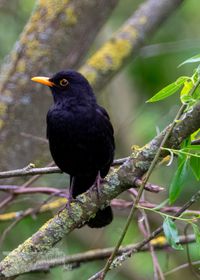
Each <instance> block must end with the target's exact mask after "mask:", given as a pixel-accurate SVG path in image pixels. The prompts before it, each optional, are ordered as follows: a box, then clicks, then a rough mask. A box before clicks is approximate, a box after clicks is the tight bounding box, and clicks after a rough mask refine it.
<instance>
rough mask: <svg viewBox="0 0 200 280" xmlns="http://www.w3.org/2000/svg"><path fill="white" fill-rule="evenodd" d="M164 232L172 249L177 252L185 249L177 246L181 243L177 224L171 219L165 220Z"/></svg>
mask: <svg viewBox="0 0 200 280" xmlns="http://www.w3.org/2000/svg"><path fill="white" fill-rule="evenodd" d="M163 231H164V234H165V236H166V239H167V241H168V242H169V244H170V245H171V246H172V248H174V249H175V250H183V247H182V246H181V245H180V244H177V243H178V242H179V236H178V230H177V227H176V224H175V223H174V222H173V221H172V219H171V218H169V217H166V218H165V220H164V223H163Z"/></svg>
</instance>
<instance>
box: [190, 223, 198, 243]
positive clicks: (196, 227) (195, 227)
mask: <svg viewBox="0 0 200 280" xmlns="http://www.w3.org/2000/svg"><path fill="white" fill-rule="evenodd" d="M192 228H193V231H194V235H195V239H196V242H197V244H198V245H199V246H200V229H199V227H198V225H196V224H192Z"/></svg>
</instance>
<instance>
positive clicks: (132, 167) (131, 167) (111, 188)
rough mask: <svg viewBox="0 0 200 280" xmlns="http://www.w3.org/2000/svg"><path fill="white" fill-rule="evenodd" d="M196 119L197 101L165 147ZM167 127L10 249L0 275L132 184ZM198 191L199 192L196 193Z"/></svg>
mask: <svg viewBox="0 0 200 280" xmlns="http://www.w3.org/2000/svg"><path fill="white" fill-rule="evenodd" d="M199 123H200V104H197V105H196V106H195V107H194V108H193V110H192V111H190V112H188V113H186V114H185V116H184V119H182V120H181V121H179V122H177V124H176V126H175V127H174V129H173V131H172V133H171V136H170V137H169V138H168V139H167V142H166V147H168V148H170V147H173V148H178V147H179V145H180V143H181V142H182V141H183V140H184V139H186V138H187V137H188V136H189V135H190V134H191V133H193V132H194V131H196V130H197V129H198V128H199ZM167 130H168V129H165V130H164V131H163V132H161V134H160V135H158V136H156V137H155V138H154V139H153V140H152V141H151V142H149V143H148V144H147V145H145V146H144V147H143V148H141V149H139V150H134V151H133V153H132V155H131V156H130V157H129V158H128V160H127V161H126V162H125V163H123V164H122V165H121V166H120V167H118V168H117V169H114V170H112V171H111V173H110V174H109V175H108V176H107V177H106V181H105V182H104V183H102V185H101V193H100V195H99V197H97V195H96V193H95V192H90V193H89V192H86V193H84V194H82V195H80V196H79V199H80V200H82V201H84V203H78V202H77V203H75V202H73V203H71V216H70V215H69V213H68V211H67V210H66V209H64V210H63V211H61V212H60V214H59V216H58V215H56V216H55V217H53V218H52V219H50V220H49V221H48V222H46V223H45V225H43V226H42V227H41V228H40V229H39V230H38V231H37V232H36V233H35V234H33V235H32V236H31V237H30V238H29V239H28V240H26V241H25V242H24V243H23V244H21V245H20V246H19V247H18V248H16V249H14V250H13V251H12V252H10V253H9V254H8V256H7V257H6V258H5V259H4V260H2V261H1V262H0V276H2V277H4V278H5V277H10V276H14V275H18V274H23V273H25V272H28V271H30V270H31V269H32V266H33V265H34V263H35V262H36V261H38V259H37V257H38V258H39V256H43V255H44V254H46V253H47V252H48V251H49V250H51V249H52V247H53V246H55V244H56V243H57V242H59V241H60V240H61V239H62V238H63V237H64V236H66V234H69V233H70V232H71V231H73V230H74V229H75V228H77V227H80V225H81V224H82V223H85V221H87V220H88V219H89V218H90V217H91V216H92V215H94V214H95V213H96V211H97V210H98V205H99V204H101V205H106V203H108V201H111V200H112V199H113V198H116V196H118V195H119V194H120V193H122V192H124V191H125V190H127V189H130V188H131V187H133V182H134V180H135V178H142V176H143V175H144V174H145V172H146V171H147V170H148V168H149V166H150V164H151V162H152V160H153V158H154V157H155V154H156V151H157V149H158V147H160V143H161V142H162V139H163V137H164V135H165V134H166V131H167ZM166 155H167V152H166V151H162V153H161V155H160V158H159V160H160V159H161V158H163V157H165V156H166ZM37 176H38V175H37ZM26 184H27V185H28V184H30V180H29V183H28V181H27V182H26ZM198 195H199V196H200V193H199V194H198ZM197 199H199V197H198V196H195V197H193V198H192V199H191V200H190V201H189V202H188V204H186V205H185V206H184V207H181V208H180V210H179V211H178V212H177V214H176V215H177V216H179V215H180V214H181V213H182V212H184V211H185V210H186V209H188V208H189V207H190V205H191V204H192V203H194V202H195V201H197ZM72 216H73V219H72ZM160 232H162V227H160V228H158V229H157V230H156V231H154V232H153V233H151V235H150V236H149V237H148V238H145V239H144V240H143V241H142V242H141V243H140V244H138V245H137V246H136V248H135V249H134V251H133V252H132V251H130V252H127V254H124V255H122V256H120V257H119V258H120V259H118V258H117V259H116V261H115V262H114V264H116V267H117V263H118V262H119V263H121V262H122V261H123V260H125V259H126V258H128V257H129V256H130V255H131V254H132V253H134V252H136V251H137V250H138V249H139V248H142V247H143V246H144V245H146V244H147V243H148V242H149V241H150V240H152V239H153V238H155V236H157V235H158V234H159V233H160ZM34 252H37V255H35V254H34Z"/></svg>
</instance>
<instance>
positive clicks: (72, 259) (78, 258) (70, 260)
mask: <svg viewBox="0 0 200 280" xmlns="http://www.w3.org/2000/svg"><path fill="white" fill-rule="evenodd" d="M193 242H195V236H194V235H188V236H187V237H186V236H180V237H179V242H178V244H182V245H184V244H189V243H193ZM151 244H152V246H153V248H154V249H155V250H163V249H168V248H171V246H170V244H169V243H168V242H167V240H166V238H165V237H158V238H156V239H155V240H152V241H151ZM137 246H138V245H137V244H133V245H132V244H131V245H127V246H123V247H121V248H120V249H119V251H118V253H117V255H122V254H123V253H125V252H127V251H130V250H134V249H135V248H136V247H137ZM113 250H114V248H113V247H112V248H105V249H94V250H90V251H87V252H84V253H79V254H74V255H71V256H63V257H60V258H56V259H55V258H52V259H51V260H49V259H47V260H44V261H43V260H41V261H38V262H36V264H35V265H34V268H33V270H32V271H41V270H42V271H46V270H49V269H50V268H52V267H56V266H59V265H72V267H73V265H74V267H78V266H79V265H80V264H82V263H86V262H91V261H96V260H103V259H106V258H108V257H109V256H110V255H111V253H112V252H113ZM148 250H149V247H148V246H147V245H146V246H144V247H142V248H140V249H138V251H137V253H139V252H146V251H148Z"/></svg>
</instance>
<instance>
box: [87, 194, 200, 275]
mask: <svg viewBox="0 0 200 280" xmlns="http://www.w3.org/2000/svg"><path fill="white" fill-rule="evenodd" d="M199 199H200V191H198V192H197V193H196V194H194V195H193V196H192V197H191V199H190V200H189V201H187V202H186V203H185V204H184V205H183V206H182V207H181V208H180V209H179V211H177V212H176V213H175V215H174V216H175V217H179V216H180V215H181V214H182V213H183V212H185V210H187V209H188V208H189V207H190V206H191V205H192V204H194V203H195V202H197V201H198V200H199ZM172 220H173V219H172ZM162 231H163V226H160V227H158V228H157V229H156V230H154V231H153V232H152V233H151V234H150V235H149V236H148V237H147V238H145V239H144V240H143V241H141V242H140V243H138V244H137V245H136V246H135V247H134V248H132V249H130V250H129V251H127V252H126V253H124V254H123V255H120V256H119V257H117V258H116V259H115V261H114V263H113V268H117V267H118V266H119V265H121V263H122V262H123V261H125V260H127V259H128V258H130V257H131V256H132V254H134V253H137V252H138V250H141V248H143V247H144V246H145V245H147V244H148V243H149V242H150V241H151V240H152V239H154V238H155V237H156V236H158V235H159V234H160V233H161V232H162ZM102 273H103V270H101V271H99V272H97V273H96V274H95V275H93V276H92V277H90V278H89V280H97V279H101V278H100V277H101V275H102Z"/></svg>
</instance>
